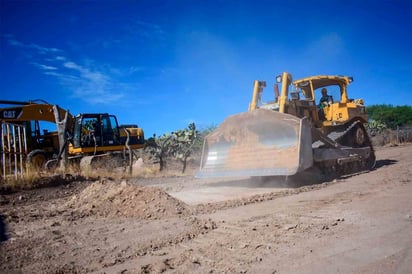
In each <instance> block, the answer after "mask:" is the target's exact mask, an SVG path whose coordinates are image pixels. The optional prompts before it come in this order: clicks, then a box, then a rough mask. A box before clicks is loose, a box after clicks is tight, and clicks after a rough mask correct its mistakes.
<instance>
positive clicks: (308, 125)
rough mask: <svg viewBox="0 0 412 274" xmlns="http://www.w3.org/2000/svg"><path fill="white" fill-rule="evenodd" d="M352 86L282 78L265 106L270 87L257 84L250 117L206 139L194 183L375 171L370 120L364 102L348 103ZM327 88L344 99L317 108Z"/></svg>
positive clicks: (323, 78) (325, 79)
mask: <svg viewBox="0 0 412 274" xmlns="http://www.w3.org/2000/svg"><path fill="white" fill-rule="evenodd" d="M352 81H353V78H352V77H347V76H328V75H319V76H312V77H306V78H303V79H299V80H296V81H293V80H292V76H291V75H290V74H289V73H287V72H284V73H282V74H281V75H279V76H277V77H276V84H275V85H274V94H275V98H274V100H273V101H269V102H266V103H264V102H262V94H263V89H264V87H265V86H266V82H264V81H255V82H254V89H253V95H252V100H251V103H250V104H249V109H248V111H247V112H244V113H239V114H235V115H232V116H230V117H228V118H227V119H226V120H224V121H223V122H222V123H221V124H220V125H219V127H217V128H216V130H214V131H213V132H212V133H210V134H209V135H208V136H206V138H205V142H204V145H203V152H202V158H201V164H200V169H199V171H198V173H197V174H196V177H198V178H205V177H232V176H233V177H235V176H236V177H237V176H252V177H253V176H257V177H264V176H290V175H295V174H299V173H300V172H303V171H305V170H308V169H310V168H317V169H319V170H320V171H321V172H322V173H326V174H342V175H344V174H350V173H356V172H359V171H362V170H370V169H372V168H373V167H374V165H375V154H374V150H373V147H372V144H371V141H370V139H369V137H368V134H367V131H366V129H365V127H364V124H365V123H366V122H367V120H368V116H367V113H366V109H365V106H364V103H363V100H362V99H350V98H349V97H348V93H347V87H348V85H349V84H350V83H351V82H352ZM279 85H281V89H279ZM324 88H335V89H336V90H337V91H338V92H339V96H340V98H333V97H331V96H328V99H329V100H324V101H323V102H322V104H320V103H318V102H317V100H316V97H315V94H318V93H319V92H320V90H321V89H324ZM334 99H335V100H334Z"/></svg>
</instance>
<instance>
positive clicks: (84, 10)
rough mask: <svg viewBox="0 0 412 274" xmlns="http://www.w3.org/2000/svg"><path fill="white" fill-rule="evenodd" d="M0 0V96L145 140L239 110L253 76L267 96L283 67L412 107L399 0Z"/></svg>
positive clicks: (407, 11) (407, 6)
mask: <svg viewBox="0 0 412 274" xmlns="http://www.w3.org/2000/svg"><path fill="white" fill-rule="evenodd" d="M0 3H1V4H0V31H1V34H0V62H1V63H0V90H1V96H0V99H3V100H20V101H27V100H32V99H43V100H45V101H47V102H49V103H53V104H58V105H59V106H61V107H63V108H66V109H69V110H70V112H71V113H73V114H77V113H86V112H109V113H112V114H115V115H116V116H117V117H118V120H119V123H121V124H131V123H133V124H138V125H139V126H140V127H142V128H143V129H144V130H145V133H146V137H150V136H152V135H153V133H156V134H157V135H160V134H163V133H167V132H170V131H173V130H176V129H181V128H184V127H186V126H187V125H188V124H189V123H190V122H195V123H196V125H197V127H198V128H204V127H208V126H210V125H217V124H219V123H221V122H222V121H223V120H224V119H225V117H227V116H228V115H231V114H234V113H238V112H242V111H246V110H247V107H248V104H249V101H250V98H251V94H252V88H253V81H254V80H255V79H258V80H266V81H267V83H268V87H267V88H266V89H265V96H267V98H268V99H270V98H269V97H270V96H271V95H272V94H273V91H272V88H271V86H272V85H273V83H274V77H275V76H276V75H277V74H280V73H281V72H283V71H288V72H290V73H291V74H292V75H293V78H294V79H298V78H302V77H306V76H311V75H318V74H332V75H336V74H339V75H350V76H353V77H354V79H355V81H354V82H353V83H352V84H351V85H350V87H349V92H350V98H363V99H364V100H365V103H366V105H371V104H393V105H412V99H411V92H412V50H411V49H412V35H411V34H412V19H411V18H412V17H411V16H410V15H411V14H412V2H411V1H409V0H391V1H389V0H387V1H386V0H385V1H384V0H374V1H369V0H368V1H366V0H365V1H362V0H358V1H355V0H345V1H344V0H329V1H326V0H317V1H316V0H308V1H299V0H291V1H276V0H272V1H260V0H254V1H241V0H238V1H232V0H220V1H218V0H208V1H207V0H204V1H200V0H199V1H197V0H192V1H189V0H170V1H161V0H147V1H143V0H136V1H126V0H124V1H122V0H119V1H108V0H107V1H104V0H102V1H80V0H78V1H65V0H59V1H57V0H56V1H52V0H39V1H9V0H0ZM264 98H265V97H264Z"/></svg>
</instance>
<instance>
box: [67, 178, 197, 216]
mask: <svg viewBox="0 0 412 274" xmlns="http://www.w3.org/2000/svg"><path fill="white" fill-rule="evenodd" d="M65 206H66V207H70V208H72V209H73V211H75V212H78V213H81V214H85V215H97V216H103V217H115V216H118V217H121V216H122V217H135V218H141V219H160V218H164V217H172V216H178V215H182V216H185V215H188V214H189V213H190V210H189V207H188V206H187V205H186V204H185V203H183V202H181V201H180V200H177V199H175V198H173V197H171V196H170V195H169V194H167V193H166V192H164V191H162V190H160V189H159V188H156V187H145V186H138V185H132V184H129V183H127V182H126V181H122V182H116V181H109V180H102V181H96V182H94V183H92V184H91V185H90V186H88V187H86V188H85V189H84V190H83V191H82V192H80V193H79V194H78V195H74V196H72V198H71V199H69V201H68V202H67V203H66V204H65Z"/></svg>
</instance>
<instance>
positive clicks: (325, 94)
mask: <svg viewBox="0 0 412 274" xmlns="http://www.w3.org/2000/svg"><path fill="white" fill-rule="evenodd" d="M332 103H333V98H332V96H330V95H328V90H327V89H326V88H322V97H321V98H320V100H319V107H320V108H323V107H324V106H325V105H328V104H332Z"/></svg>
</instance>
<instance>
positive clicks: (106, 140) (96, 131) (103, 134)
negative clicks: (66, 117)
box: [73, 113, 120, 148]
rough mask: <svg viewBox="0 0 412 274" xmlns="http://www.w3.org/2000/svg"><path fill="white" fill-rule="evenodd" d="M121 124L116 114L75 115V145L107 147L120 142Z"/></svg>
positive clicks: (78, 146) (76, 146)
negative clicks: (119, 124)
mask: <svg viewBox="0 0 412 274" xmlns="http://www.w3.org/2000/svg"><path fill="white" fill-rule="evenodd" d="M119 140H120V136H119V126H118V123H117V119H116V117H115V116H114V115H109V114H107V113H103V114H80V115H78V116H76V117H75V120H74V129H73V147H74V148H85V147H107V146H115V145H119V144H120V141H119Z"/></svg>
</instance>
